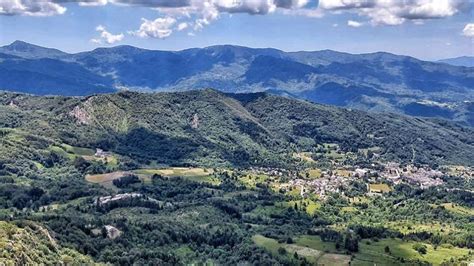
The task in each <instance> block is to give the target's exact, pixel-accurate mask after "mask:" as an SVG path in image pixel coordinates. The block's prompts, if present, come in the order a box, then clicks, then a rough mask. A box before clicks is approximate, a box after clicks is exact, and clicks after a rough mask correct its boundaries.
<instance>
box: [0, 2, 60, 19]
mask: <svg viewBox="0 0 474 266" xmlns="http://www.w3.org/2000/svg"><path fill="white" fill-rule="evenodd" d="M65 12H66V8H65V7H63V6H61V5H59V4H56V3H53V2H51V1H41V0H0V15H9V16H13V15H25V16H53V15H61V14H64V13H65Z"/></svg>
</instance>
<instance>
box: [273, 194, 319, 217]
mask: <svg viewBox="0 0 474 266" xmlns="http://www.w3.org/2000/svg"><path fill="white" fill-rule="evenodd" d="M295 204H296V205H297V207H298V209H299V210H301V208H305V209H306V213H307V214H308V215H310V216H312V215H314V213H315V212H316V211H317V210H318V209H319V208H320V207H321V204H320V203H319V202H316V201H314V200H312V199H309V198H308V199H302V200H291V201H285V202H280V203H276V204H275V205H276V206H279V207H286V208H294V206H295Z"/></svg>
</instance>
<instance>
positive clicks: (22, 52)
mask: <svg viewBox="0 0 474 266" xmlns="http://www.w3.org/2000/svg"><path fill="white" fill-rule="evenodd" d="M0 52H2V53H5V54H10V55H15V56H19V57H23V58H28V59H36V58H59V57H61V56H64V55H67V53H65V52H62V51H60V50H58V49H53V48H46V47H43V46H39V45H35V44H31V43H27V42H24V41H19V40H16V41H14V42H12V43H11V44H9V45H5V46H3V47H0Z"/></svg>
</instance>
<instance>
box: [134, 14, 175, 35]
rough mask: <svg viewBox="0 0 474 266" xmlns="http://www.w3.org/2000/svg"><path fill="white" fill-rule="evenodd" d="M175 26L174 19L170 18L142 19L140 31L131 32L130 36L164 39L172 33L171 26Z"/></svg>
mask: <svg viewBox="0 0 474 266" xmlns="http://www.w3.org/2000/svg"><path fill="white" fill-rule="evenodd" d="M175 24H176V19H175V18H172V17H165V18H157V19H155V20H148V19H145V18H142V24H141V25H140V29H138V30H137V31H135V32H131V34H132V35H135V36H138V37H141V38H158V39H164V38H166V37H168V36H170V35H171V33H173V26H174V25H175Z"/></svg>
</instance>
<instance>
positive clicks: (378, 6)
mask: <svg viewBox="0 0 474 266" xmlns="http://www.w3.org/2000/svg"><path fill="white" fill-rule="evenodd" d="M469 5H470V3H469V1H465V0H403V1H402V0H320V1H319V7H320V8H322V9H324V10H329V11H331V10H332V11H338V12H341V11H348V12H355V13H357V14H359V15H360V16H366V17H369V18H370V21H371V23H372V24H374V25H379V24H385V25H400V24H402V23H404V22H405V21H407V20H410V21H414V22H416V23H418V24H419V23H421V22H422V20H426V19H439V18H446V17H450V16H453V15H455V14H456V13H458V12H460V11H462V10H465V9H467V8H468V7H469Z"/></svg>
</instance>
